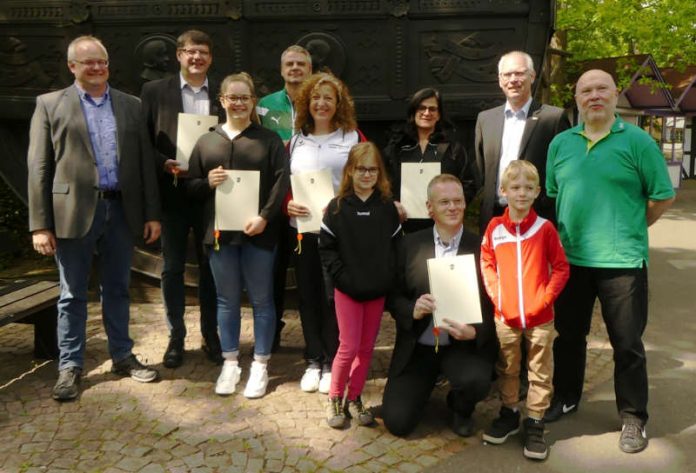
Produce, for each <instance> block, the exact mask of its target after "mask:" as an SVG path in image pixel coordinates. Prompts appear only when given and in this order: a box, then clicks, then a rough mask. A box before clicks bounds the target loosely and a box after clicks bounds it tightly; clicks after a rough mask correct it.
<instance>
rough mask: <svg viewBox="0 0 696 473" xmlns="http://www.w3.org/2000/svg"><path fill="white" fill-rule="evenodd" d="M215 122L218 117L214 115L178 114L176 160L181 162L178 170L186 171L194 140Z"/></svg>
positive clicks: (215, 123)
mask: <svg viewBox="0 0 696 473" xmlns="http://www.w3.org/2000/svg"><path fill="white" fill-rule="evenodd" d="M217 124H218V117H216V116H214V115H196V114H194V113H180V114H179V118H178V120H177V126H176V160H177V161H179V163H181V164H180V166H179V169H180V170H182V171H188V168H189V159H190V158H191V151H193V147H194V146H195V145H196V141H198V138H200V137H201V136H202V135H204V134H206V133H208V131H210V129H211V128H213V127H214V126H215V125H217Z"/></svg>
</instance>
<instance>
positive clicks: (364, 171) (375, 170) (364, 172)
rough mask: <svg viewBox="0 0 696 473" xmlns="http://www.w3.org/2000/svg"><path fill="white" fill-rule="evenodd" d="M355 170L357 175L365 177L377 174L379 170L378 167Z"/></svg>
mask: <svg viewBox="0 0 696 473" xmlns="http://www.w3.org/2000/svg"><path fill="white" fill-rule="evenodd" d="M355 170H356V171H357V172H358V174H361V175H363V176H367V175H368V174H377V173H379V168H378V167H370V168H366V167H365V166H358V167H356V168H355Z"/></svg>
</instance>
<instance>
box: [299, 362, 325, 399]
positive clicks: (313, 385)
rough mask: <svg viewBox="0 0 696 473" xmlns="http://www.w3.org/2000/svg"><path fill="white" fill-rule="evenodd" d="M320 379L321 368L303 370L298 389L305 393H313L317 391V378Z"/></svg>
mask: <svg viewBox="0 0 696 473" xmlns="http://www.w3.org/2000/svg"><path fill="white" fill-rule="evenodd" d="M320 377H321V368H312V367H309V368H307V369H306V370H305V372H304V374H303V375H302V380H301V381H300V389H301V390H303V391H304V392H306V393H313V392H315V391H316V390H317V389H319V382H320V381H319V378H320Z"/></svg>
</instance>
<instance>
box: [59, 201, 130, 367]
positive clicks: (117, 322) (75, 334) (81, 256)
mask: <svg viewBox="0 0 696 473" xmlns="http://www.w3.org/2000/svg"><path fill="white" fill-rule="evenodd" d="M95 251H96V253H97V254H98V255H99V266H100V271H99V290H100V295H101V305H102V320H103V322H104V329H105V330H106V336H107V338H108V341H109V354H110V355H111V359H112V360H113V361H114V362H118V361H121V360H123V359H125V358H127V357H128V356H130V354H131V350H132V348H133V340H131V338H130V336H129V335H128V322H129V319H130V312H129V310H130V298H129V295H128V286H129V284H130V265H131V257H132V255H133V236H132V235H131V233H130V229H129V228H128V223H127V222H126V217H125V214H124V212H123V205H122V204H121V202H120V201H117V200H99V201H97V208H96V211H95V213H94V221H93V222H92V226H91V227H90V229H89V231H88V232H87V234H86V235H85V236H83V237H81V238H59V239H58V240H57V248H56V263H57V265H58V272H59V275H60V298H59V299H58V329H57V330H58V348H59V350H60V359H59V362H58V369H59V370H62V369H65V368H69V367H71V366H76V367H78V368H82V366H83V365H84V353H85V339H86V325H87V286H88V282H89V274H90V269H91V267H92V259H93V256H94V254H95Z"/></svg>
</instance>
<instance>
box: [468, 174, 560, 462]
mask: <svg viewBox="0 0 696 473" xmlns="http://www.w3.org/2000/svg"><path fill="white" fill-rule="evenodd" d="M500 187H501V193H502V195H503V196H504V197H505V198H506V199H507V201H508V206H507V208H506V209H505V213H504V214H503V215H502V216H500V217H495V218H493V219H492V220H491V221H490V223H489V224H488V228H487V229H486V233H485V234H484V237H483V242H482V243H481V270H482V273H483V280H484V284H485V286H486V292H487V293H488V296H489V297H490V298H491V300H492V301H493V304H494V306H495V325H496V332H497V335H498V340H499V341H500V356H499V359H498V363H497V365H496V371H497V373H498V387H499V389H500V394H501V397H502V401H503V406H502V407H501V409H500V415H499V417H498V418H497V419H495V420H494V421H493V423H492V424H491V426H490V427H489V428H488V429H487V430H486V431H485V432H484V434H483V440H484V441H487V442H490V443H493V444H501V443H503V442H505V441H506V440H507V438H508V437H509V436H510V435H514V434H516V433H517V432H519V425H520V412H519V410H518V408H517V404H518V402H519V382H520V381H519V373H520V369H521V367H520V364H521V361H520V358H521V343H522V341H523V340H524V342H525V343H526V346H527V371H528V378H529V391H528V394H527V419H525V421H524V427H525V445H524V456H525V457H527V458H531V459H535V460H544V459H545V458H546V457H547V456H548V449H547V446H546V441H545V440H544V422H543V418H544V413H545V411H546V409H548V407H549V404H550V402H551V395H552V394H553V384H552V381H553V379H552V378H553V340H554V338H556V331H555V330H554V327H553V302H554V301H555V300H556V298H557V297H558V295H559V294H560V292H561V290H562V289H563V287H564V286H565V283H566V281H567V280H568V276H569V274H570V273H569V266H568V261H567V260H566V257H565V253H564V252H563V247H562V246H561V241H560V239H559V237H558V233H557V232H556V229H555V228H554V226H553V224H552V223H551V222H550V221H548V220H546V219H544V218H541V217H539V216H538V215H537V214H536V212H535V211H534V209H532V204H533V203H534V200H535V199H536V198H537V196H538V195H539V192H540V190H541V189H540V187H539V173H538V172H537V169H536V168H535V167H534V165H533V164H531V163H530V162H528V161H524V160H515V161H512V162H511V163H510V165H509V166H508V167H507V168H506V169H505V171H503V175H502V178H501V184H500Z"/></svg>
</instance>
